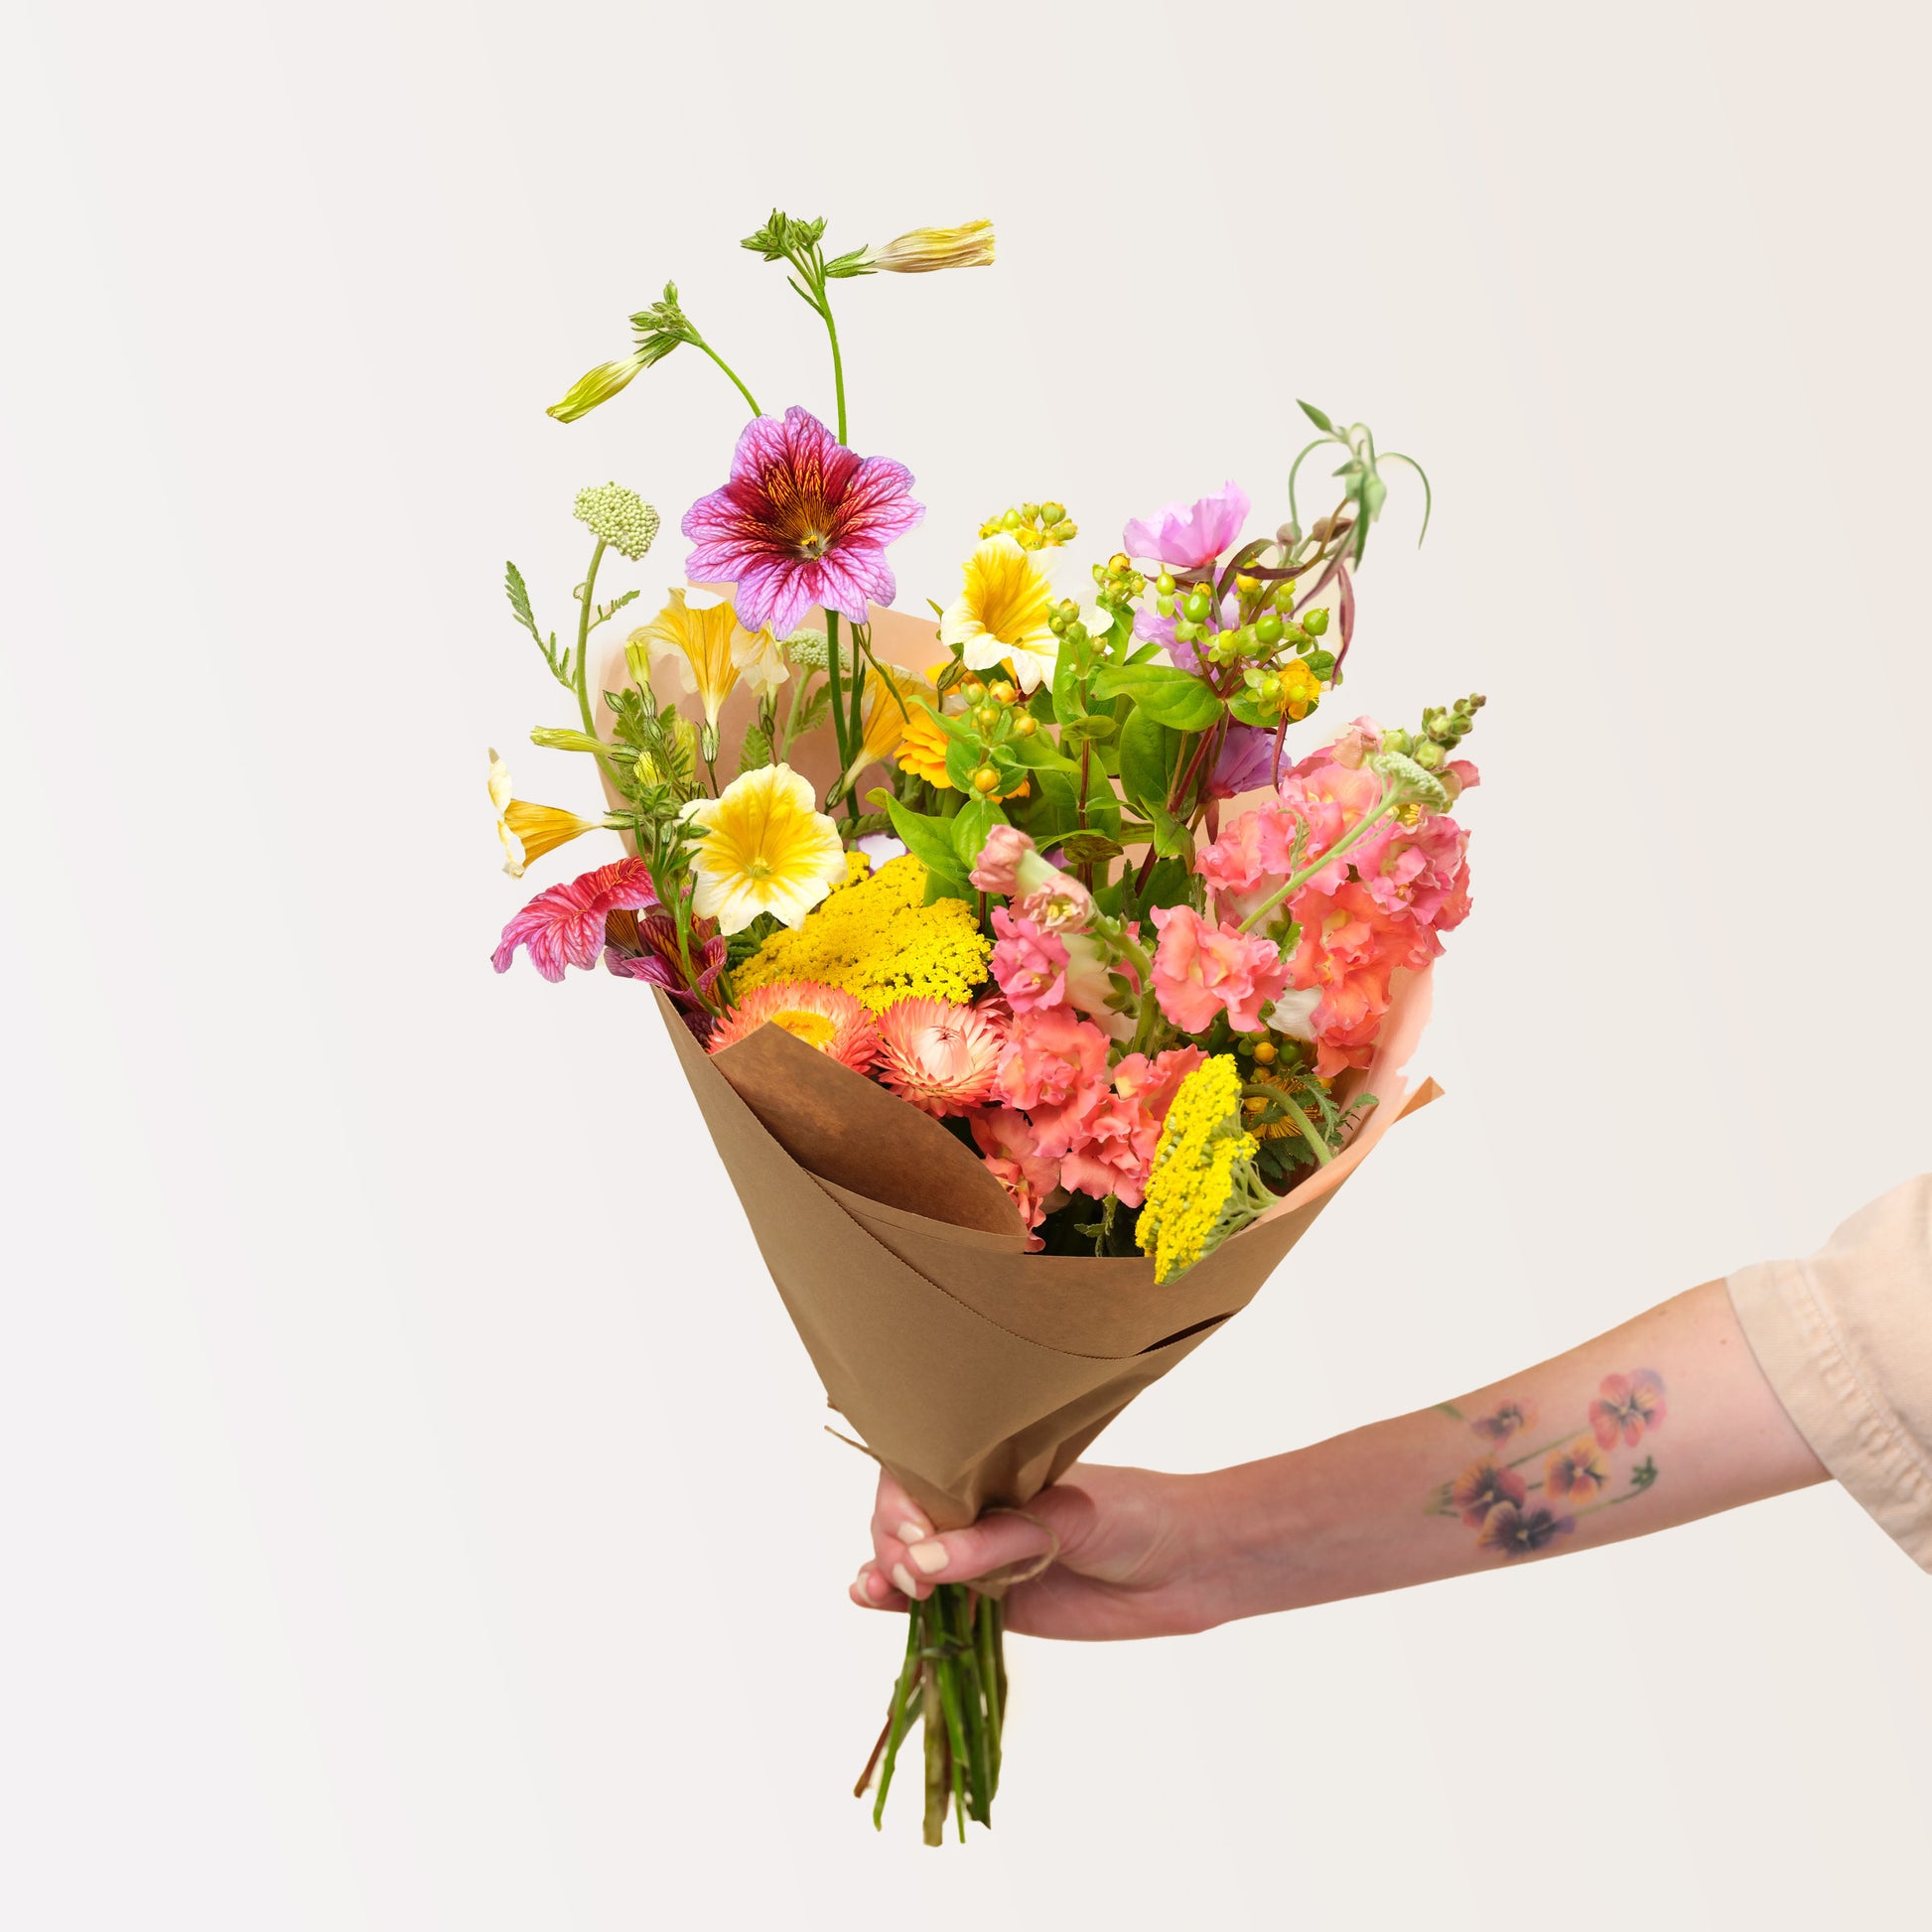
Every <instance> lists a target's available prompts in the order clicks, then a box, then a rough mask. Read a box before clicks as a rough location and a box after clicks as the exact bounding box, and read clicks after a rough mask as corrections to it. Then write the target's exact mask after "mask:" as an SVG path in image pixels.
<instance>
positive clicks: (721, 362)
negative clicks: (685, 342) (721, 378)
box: [691, 336, 764, 416]
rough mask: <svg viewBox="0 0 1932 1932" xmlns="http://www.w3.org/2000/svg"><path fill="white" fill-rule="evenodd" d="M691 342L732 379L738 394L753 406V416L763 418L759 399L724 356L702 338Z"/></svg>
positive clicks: (693, 338) (695, 337)
mask: <svg viewBox="0 0 1932 1932" xmlns="http://www.w3.org/2000/svg"><path fill="white" fill-rule="evenodd" d="M691 341H692V343H693V344H694V345H696V346H697V347H699V348H701V349H703V350H704V352H705V353H706V354H707V355H709V356H710V357H711V359H712V360H713V361H714V362H716V363H717V364H718V366H719V367H720V368H721V369H723V370H724V372H725V373H726V374H727V375H728V376H730V377H731V379H732V387H733V388H734V389H736V390H737V391H738V393H739V394H740V395H741V396H743V397H744V398H745V400H746V402H748V403H749V404H750V405H751V410H752V414H753V415H754V416H762V415H763V414H764V411H763V410H762V409H760V408H759V399H758V397H757V396H755V395H753V393H752V392H751V390H749V389H748V388H746V386H745V385H744V383H742V382H741V381H740V380H739V379H738V371H737V370H736V369H735V368H733V367H732V365H731V364H730V363H729V362H727V361H726V360H725V358H724V357H723V356H722V355H720V354H719V353H718V351H717V350H716V349H715V348H713V347H712V345H710V344H709V343H708V342H706V341H705V339H704V338H703V337H702V336H693V337H692V338H691Z"/></svg>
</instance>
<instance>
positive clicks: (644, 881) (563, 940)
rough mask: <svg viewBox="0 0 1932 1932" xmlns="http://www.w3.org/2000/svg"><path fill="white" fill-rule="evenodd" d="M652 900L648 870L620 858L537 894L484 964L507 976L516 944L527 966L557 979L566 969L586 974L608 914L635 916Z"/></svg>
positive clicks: (639, 862) (601, 947) (594, 959)
mask: <svg viewBox="0 0 1932 1932" xmlns="http://www.w3.org/2000/svg"><path fill="white" fill-rule="evenodd" d="M656 902H657V897H656V895H655V894H654V893H653V892H652V891H651V889H650V868H649V867H648V866H646V865H645V864H644V862H643V861H642V860H641V859H619V860H616V861H614V862H613V863H612V864H610V865H608V866H599V867H598V869H597V870H596V871H595V872H587V873H583V874H581V875H580V876H579V877H577V878H576V879H573V880H572V881H571V882H570V884H569V885H568V886H552V887H551V888H550V890H549V891H548V892H544V893H539V894H538V895H537V896H536V897H535V898H533V899H532V900H531V901H530V902H529V904H528V905H526V906H525V907H524V908H523V909H522V911H520V912H519V913H518V914H517V915H516V917H515V918H513V919H512V920H511V921H510V922H509V924H508V925H506V926H505V927H504V928H503V937H502V941H501V943H500V944H499V945H498V946H497V948H496V950H495V952H493V953H492V954H491V955H490V961H489V963H490V964H491V965H492V966H494V967H495V968H496V970H497V971H498V972H499V973H507V972H508V971H509V969H510V961H511V960H513V959H514V958H515V957H516V949H517V947H518V946H526V947H528V948H529V953H530V964H531V965H532V966H534V967H535V968H536V969H537V971H538V972H539V973H541V974H542V975H543V976H544V978H545V979H547V980H551V981H556V980H560V979H562V978H563V976H564V968H565V967H567V966H577V967H581V968H582V969H583V970H584V971H586V972H588V971H589V970H590V969H591V968H592V967H593V966H595V965H596V964H597V958H598V954H600V953H601V952H602V951H603V950H604V934H605V926H606V923H607V922H608V920H609V918H610V916H611V914H612V913H613V912H619V911H624V912H635V911H637V910H638V909H639V908H641V907H643V906H646V905H654V904H655V903H656Z"/></svg>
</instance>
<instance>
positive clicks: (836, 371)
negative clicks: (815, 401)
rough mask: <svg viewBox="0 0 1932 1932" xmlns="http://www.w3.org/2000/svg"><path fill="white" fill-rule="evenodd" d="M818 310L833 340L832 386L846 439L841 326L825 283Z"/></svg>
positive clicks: (842, 437) (841, 432) (820, 290)
mask: <svg viewBox="0 0 1932 1932" xmlns="http://www.w3.org/2000/svg"><path fill="white" fill-rule="evenodd" d="M818 312H819V314H820V315H822V316H823V317H824V318H825V333H826V335H827V336H829V337H830V338H831V341H832V386H833V388H834V389H835V390H836V391H837V394H838V403H839V441H840V442H841V443H843V442H844V441H845V362H844V359H843V358H842V357H841V356H840V354H839V326H838V324H837V323H835V322H834V321H833V320H832V298H831V297H830V296H828V295H827V294H826V293H825V284H824V283H823V282H820V284H819V285H818Z"/></svg>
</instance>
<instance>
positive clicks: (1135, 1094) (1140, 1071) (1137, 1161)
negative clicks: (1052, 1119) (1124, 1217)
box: [1060, 1046, 1205, 1207]
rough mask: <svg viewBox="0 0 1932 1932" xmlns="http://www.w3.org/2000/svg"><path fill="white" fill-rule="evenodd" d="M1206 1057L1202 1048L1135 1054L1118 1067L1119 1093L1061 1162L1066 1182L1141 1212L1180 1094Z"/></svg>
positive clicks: (1107, 1101)
mask: <svg viewBox="0 0 1932 1932" xmlns="http://www.w3.org/2000/svg"><path fill="white" fill-rule="evenodd" d="M1204 1057H1205V1055H1204V1054H1203V1053H1202V1052H1201V1050H1200V1048H1199V1047H1197V1046H1174V1047H1170V1048H1169V1049H1168V1051H1166V1052H1165V1053H1161V1054H1158V1055H1157V1056H1156V1057H1155V1058H1153V1059H1149V1058H1148V1056H1147V1055H1146V1054H1145V1053H1129V1054H1128V1055H1127V1057H1126V1058H1125V1059H1123V1060H1122V1061H1121V1062H1120V1064H1119V1065H1118V1066H1116V1067H1115V1068H1114V1090H1113V1092H1112V1093H1111V1094H1109V1095H1108V1097H1107V1098H1106V1099H1105V1100H1103V1101H1102V1102H1101V1104H1100V1106H1099V1107H1098V1109H1097V1110H1096V1111H1095V1113H1094V1117H1093V1119H1092V1121H1091V1122H1090V1123H1089V1125H1088V1130H1087V1138H1086V1139H1085V1140H1084V1141H1082V1142H1080V1143H1079V1144H1078V1145H1077V1146H1075V1147H1072V1148H1069V1149H1068V1150H1067V1154H1066V1158H1065V1159H1064V1160H1063V1161H1062V1162H1061V1163H1060V1180H1061V1183H1062V1184H1063V1185H1064V1186H1067V1187H1071V1188H1075V1189H1077V1190H1078V1191H1079V1192H1080V1193H1083V1194H1091V1195H1092V1196H1093V1197H1094V1199H1096V1200H1104V1199H1105V1198H1106V1197H1107V1195H1109V1194H1118V1195H1119V1196H1120V1199H1121V1204H1122V1205H1123V1206H1125V1207H1139V1206H1140V1204H1141V1201H1142V1199H1143V1198H1144V1196H1145V1195H1146V1192H1147V1177H1148V1173H1149V1172H1150V1170H1151V1169H1152V1168H1153V1166H1154V1151H1155V1149H1156V1148H1157V1147H1158V1146H1159V1145H1160V1142H1161V1129H1162V1126H1163V1125H1164V1124H1165V1123H1166V1121H1167V1118H1168V1109H1169V1107H1170V1106H1171V1105H1173V1096H1174V1090H1175V1088H1177V1087H1178V1086H1179V1085H1180V1083H1181V1081H1182V1080H1183V1079H1185V1078H1186V1076H1187V1075H1188V1074H1189V1073H1191V1072H1193V1070H1194V1069H1195V1068H1196V1067H1197V1066H1199V1065H1200V1064H1201V1061H1202V1059H1203V1058H1204Z"/></svg>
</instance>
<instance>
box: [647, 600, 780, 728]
mask: <svg viewBox="0 0 1932 1932" xmlns="http://www.w3.org/2000/svg"><path fill="white" fill-rule="evenodd" d="M630 634H631V641H632V642H633V643H639V644H642V645H643V646H644V648H645V649H646V650H647V651H648V652H649V653H650V661H651V665H652V668H653V670H654V669H655V667H656V666H657V665H658V664H659V663H660V662H662V661H663V660H664V659H666V658H669V659H671V660H672V661H673V662H675V664H676V665H677V668H678V674H679V676H680V677H681V678H682V680H683V684H684V690H685V693H686V695H687V696H692V695H695V696H696V698H697V700H698V702H699V703H700V704H701V705H702V706H703V707H704V716H705V723H706V724H708V725H709V726H711V728H712V729H713V731H716V730H717V728H718V714H719V712H721V711H722V710H723V709H724V707H725V700H726V699H727V698H728V697H730V696H731V694H732V689H733V687H734V686H735V685H736V684H737V683H738V680H739V679H740V678H741V677H743V678H744V679H745V681H746V682H747V683H748V684H749V685H751V686H752V688H753V689H754V690H755V691H757V692H758V694H759V696H760V697H764V696H766V695H768V694H769V693H770V692H772V691H774V690H776V689H777V687H778V686H779V685H780V684H782V683H783V682H784V681H785V679H786V678H787V677H788V676H790V672H789V671H788V670H787V669H786V668H785V660H784V653H783V650H782V649H781V648H780V646H779V645H778V644H777V643H776V642H775V641H774V640H773V638H772V635H771V633H770V631H768V630H757V631H753V630H747V629H746V628H745V626H744V625H743V624H742V623H740V622H739V621H738V613H737V611H736V610H734V609H733V607H732V606H731V605H729V604H724V603H719V604H704V605H694V604H692V603H691V602H690V601H689V599H688V597H687V595H686V593H685V592H684V590H683V589H682V588H679V589H677V590H674V591H672V593H671V595H670V599H669V601H668V602H667V603H666V604H665V606H664V608H663V610H661V611H660V612H658V614H657V615H656V617H654V618H653V619H651V621H650V622H648V623H646V624H641V625H639V626H638V628H637V629H635V630H633V631H632V632H631V633H630Z"/></svg>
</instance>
